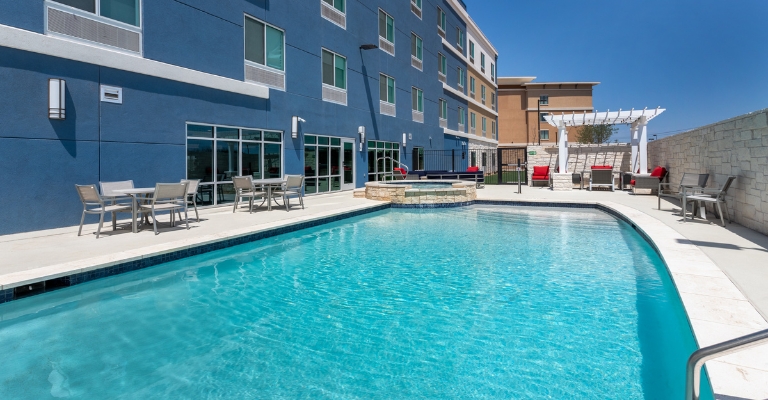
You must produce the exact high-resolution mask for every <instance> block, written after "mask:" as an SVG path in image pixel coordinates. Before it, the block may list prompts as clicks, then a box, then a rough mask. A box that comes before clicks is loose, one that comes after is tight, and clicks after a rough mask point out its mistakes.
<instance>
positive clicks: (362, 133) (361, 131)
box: [357, 126, 365, 151]
mask: <svg viewBox="0 0 768 400" xmlns="http://www.w3.org/2000/svg"><path fill="white" fill-rule="evenodd" d="M357 133H359V134H360V151H363V143H365V127H364V126H359V127H357Z"/></svg>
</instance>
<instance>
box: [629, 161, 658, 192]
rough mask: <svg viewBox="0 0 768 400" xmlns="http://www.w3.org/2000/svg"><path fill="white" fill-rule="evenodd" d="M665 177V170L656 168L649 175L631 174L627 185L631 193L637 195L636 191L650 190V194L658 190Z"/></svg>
mask: <svg viewBox="0 0 768 400" xmlns="http://www.w3.org/2000/svg"><path fill="white" fill-rule="evenodd" d="M666 176H667V169H666V168H664V167H662V166H658V167H656V168H654V169H653V171H652V172H651V173H650V174H633V175H632V180H631V181H630V182H629V185H630V186H632V193H634V194H637V189H650V190H651V194H653V192H655V191H658V190H659V183H661V182H662V181H663V180H664V178H665V177H666Z"/></svg>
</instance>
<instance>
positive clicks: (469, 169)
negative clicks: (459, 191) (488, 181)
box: [467, 167, 480, 172]
mask: <svg viewBox="0 0 768 400" xmlns="http://www.w3.org/2000/svg"><path fill="white" fill-rule="evenodd" d="M478 171H480V167H469V168H467V172H478Z"/></svg>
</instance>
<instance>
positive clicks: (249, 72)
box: [245, 64, 285, 90]
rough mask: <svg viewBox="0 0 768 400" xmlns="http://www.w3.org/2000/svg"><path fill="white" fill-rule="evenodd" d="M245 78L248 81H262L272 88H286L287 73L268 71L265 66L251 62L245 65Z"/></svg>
mask: <svg viewBox="0 0 768 400" xmlns="http://www.w3.org/2000/svg"><path fill="white" fill-rule="evenodd" d="M245 80H246V81H248V82H254V83H260V84H262V85H266V86H269V87H271V88H275V89H280V90H285V74H283V73H280V72H274V71H268V70H266V69H264V68H260V67H255V66H253V65H250V64H246V65H245Z"/></svg>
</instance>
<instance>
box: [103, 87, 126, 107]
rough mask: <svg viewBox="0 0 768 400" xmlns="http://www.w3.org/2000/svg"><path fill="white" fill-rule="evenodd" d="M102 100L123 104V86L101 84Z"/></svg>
mask: <svg viewBox="0 0 768 400" xmlns="http://www.w3.org/2000/svg"><path fill="white" fill-rule="evenodd" d="M100 91H101V101H103V102H105V103H116V104H123V88H119V87H114V86H105V85H101V90H100Z"/></svg>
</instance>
